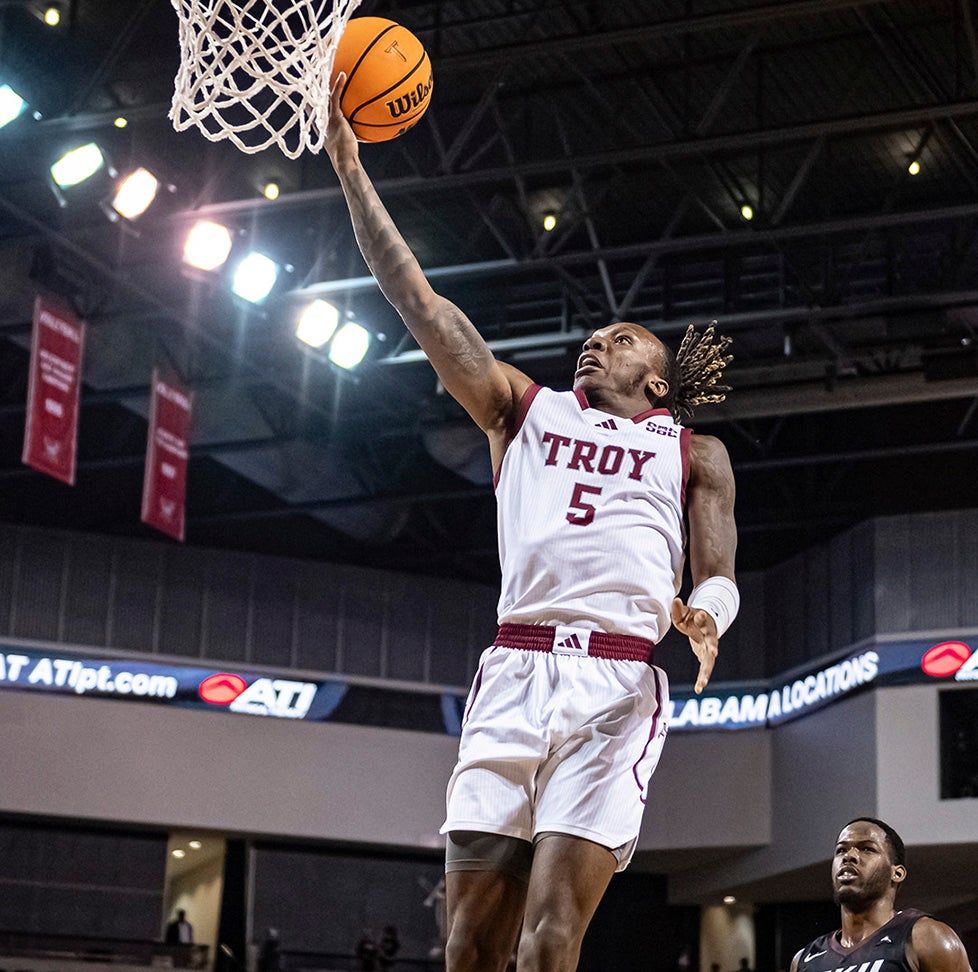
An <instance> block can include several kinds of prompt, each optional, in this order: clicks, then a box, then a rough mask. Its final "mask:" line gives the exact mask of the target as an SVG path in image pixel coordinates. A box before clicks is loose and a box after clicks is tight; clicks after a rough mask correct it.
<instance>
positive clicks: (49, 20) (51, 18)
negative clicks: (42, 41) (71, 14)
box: [44, 6, 61, 27]
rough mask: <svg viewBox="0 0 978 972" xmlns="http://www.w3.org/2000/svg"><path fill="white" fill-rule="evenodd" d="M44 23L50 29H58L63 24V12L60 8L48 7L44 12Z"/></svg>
mask: <svg viewBox="0 0 978 972" xmlns="http://www.w3.org/2000/svg"><path fill="white" fill-rule="evenodd" d="M44 23H46V24H47V25H48V27H57V26H58V24H60V23H61V10H60V9H59V8H58V7H54V6H51V7H48V8H47V9H46V10H45V11H44Z"/></svg>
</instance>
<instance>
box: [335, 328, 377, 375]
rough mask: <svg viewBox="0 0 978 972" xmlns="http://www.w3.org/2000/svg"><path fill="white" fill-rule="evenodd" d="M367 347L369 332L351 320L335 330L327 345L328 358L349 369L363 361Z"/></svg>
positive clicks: (368, 344) (368, 345)
mask: <svg viewBox="0 0 978 972" xmlns="http://www.w3.org/2000/svg"><path fill="white" fill-rule="evenodd" d="M369 347H370V332H369V331H368V330H367V329H366V328H365V327H361V326H360V325H359V324H354V323H353V322H352V321H351V322H350V323H349V324H344V325H343V326H342V327H341V328H340V329H339V330H338V331H337V332H336V335H335V336H334V338H333V341H332V343H331V344H330V346H329V360H330V361H332V362H333V364H335V365H338V366H339V367H340V368H345V369H346V370H347V371H350V370H351V369H353V368H355V367H356V366H357V365H358V364H360V362H361V361H363V359H364V358H365V357H366V354H367V349H368V348H369Z"/></svg>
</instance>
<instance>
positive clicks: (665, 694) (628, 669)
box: [441, 625, 669, 871]
mask: <svg viewBox="0 0 978 972" xmlns="http://www.w3.org/2000/svg"><path fill="white" fill-rule="evenodd" d="M520 630H522V631H523V632H527V631H529V632H532V634H531V635H529V636H528V637H526V638H521V637H520V636H519V635H518V632H519V631H520ZM507 631H508V632H509V633H508V635H507V636H506V637H505V639H504V633H506V632H507ZM514 631H516V632H517V636H516V637H514V636H513V634H512V632H514ZM541 639H542V640H541ZM504 640H505V641H506V642H508V643H509V644H513V643H514V642H516V643H520V642H522V643H523V644H526V645H529V644H531V643H532V644H534V645H535V647H534V648H528V647H524V648H519V647H515V648H514V647H506V646H505V645H504V643H503V642H504ZM595 642H598V645H597V646H595V647H590V653H588V651H589V643H590V645H592V646H593V645H594V643H595ZM621 642H632V643H634V644H641V645H644V646H646V651H647V650H648V649H649V648H650V647H651V646H650V644H649V643H648V642H641V641H640V640H639V639H635V638H617V637H616V636H609V635H601V634H596V633H593V632H589V631H585V630H584V629H580V628H564V627H558V628H548V627H544V626H542V625H504V626H503V627H502V628H501V629H500V636H499V637H497V644H496V645H493V646H492V647H491V648H488V649H486V651H485V652H484V653H483V655H482V658H481V661H480V665H479V670H478V672H477V674H476V677H475V680H474V681H473V684H472V689H471V690H470V692H469V697H468V701H467V703H466V709H465V715H464V720H463V725H462V738H461V742H460V744H459V757H458V763H457V764H456V766H455V770H454V772H453V773H452V777H451V780H450V781H449V784H448V798H447V802H448V815H447V819H446V821H445V823H444V825H443V826H442V828H441V832H442V833H448V832H449V831H451V830H475V831H481V832H485V833H494V834H504V835H506V836H509V837H517V838H519V839H521V840H528V841H532V840H534V838H535V837H536V836H537V835H538V834H542V833H548V832H552V833H562V834H570V835H573V836H577V837H584V838H586V839H588V840H592V841H594V842H595V843H598V844H601V845H602V846H604V847H607V848H609V849H610V850H613V851H615V852H616V856H617V857H618V858H619V866H618V870H619V871H621V870H624V869H625V867H627V866H628V863H629V861H630V860H631V856H632V853H633V852H634V849H635V843H636V841H637V838H638V833H639V829H640V827H641V823H642V813H643V811H644V809H645V801H646V798H647V793H648V786H649V781H650V779H651V777H652V773H653V772H654V771H655V767H656V765H657V764H658V762H659V756H660V754H661V753H662V747H663V744H664V743H665V738H666V732H667V730H668V726H667V724H666V713H667V712H668V703H669V686H668V681H667V679H666V674H665V672H663V671H662V670H661V669H660V668H656V667H654V666H652V665H650V664H649V663H648V662H647V661H644V660H638V659H637V658H635V657H634V656H635V651H634V648H633V649H632V650H631V655H632V657H622V656H625V655H628V654H629V652H626V651H619V650H618V649H617V648H614V647H612V648H603V647H602V644H603V645H607V644H608V643H611V644H612V645H616V644H620V643H621ZM544 644H550V645H551V646H552V647H542V645H544ZM561 645H563V646H564V648H561V647H560V646H561ZM609 655H610V656H611V657H608V656H609Z"/></svg>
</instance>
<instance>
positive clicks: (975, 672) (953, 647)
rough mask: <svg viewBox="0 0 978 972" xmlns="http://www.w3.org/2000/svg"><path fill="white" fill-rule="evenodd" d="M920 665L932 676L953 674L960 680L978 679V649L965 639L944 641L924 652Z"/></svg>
mask: <svg viewBox="0 0 978 972" xmlns="http://www.w3.org/2000/svg"><path fill="white" fill-rule="evenodd" d="M920 667H921V668H922V669H923V670H924V672H925V674H927V675H930V676H931V677H932V678H949V677H950V676H951V675H953V676H954V679H955V681H958V682H974V681H978V651H972V650H971V648H970V647H969V646H968V645H966V644H965V643H964V642H963V641H942V642H941V643H940V644H939V645H934V647H933V648H928V649H927V651H925V652H924V657H923V658H921V659H920Z"/></svg>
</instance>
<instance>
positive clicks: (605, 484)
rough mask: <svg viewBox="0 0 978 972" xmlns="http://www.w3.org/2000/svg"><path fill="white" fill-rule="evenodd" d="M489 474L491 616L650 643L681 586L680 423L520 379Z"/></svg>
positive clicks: (663, 412)
mask: <svg viewBox="0 0 978 972" xmlns="http://www.w3.org/2000/svg"><path fill="white" fill-rule="evenodd" d="M519 419H520V425H519V430H518V432H517V434H516V436H515V437H514V439H513V440H512V442H511V443H510V445H509V448H508V449H507V450H506V455H505V456H504V458H503V462H502V466H501V468H500V470H499V475H498V481H497V487H496V499H497V504H498V519H499V560H500V564H501V566H502V575H503V576H502V594H501V597H500V599H499V621H500V623H503V622H509V623H522V624H549V625H571V626H577V627H581V628H586V629H588V630H601V631H606V632H609V633H613V634H624V635H632V636H635V637H639V638H647V639H648V640H650V641H653V642H658V641H659V640H661V639H662V637H663V636H664V635H665V633H666V632H667V631H668V630H669V625H670V608H671V604H672V599H673V598H674V597H675V596H676V594H677V593H678V592H679V586H680V583H681V582H682V571H683V560H684V548H685V539H686V538H685V529H684V526H683V507H684V503H685V492H686V478H687V475H688V468H689V464H688V455H689V441H690V438H691V431H690V430H689V429H685V428H683V427H682V426H681V425H679V424H678V423H677V422H675V421H674V420H673V418H672V416H671V415H670V413H669V411H668V409H664V408H660V409H649V410H648V411H645V412H642V413H641V414H639V415H636V416H634V417H633V418H631V419H628V418H621V417H620V416H617V415H611V414H610V413H608V412H602V411H601V410H600V409H596V408H591V407H590V405H589V404H588V401H587V397H586V396H585V394H584V393H583V391H581V390H576V391H571V392H555V391H553V390H552V389H549V388H541V387H540V386H539V385H531V386H530V388H529V389H528V390H527V392H526V394H525V395H524V396H523V400H522V401H521V403H520V412H519Z"/></svg>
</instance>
